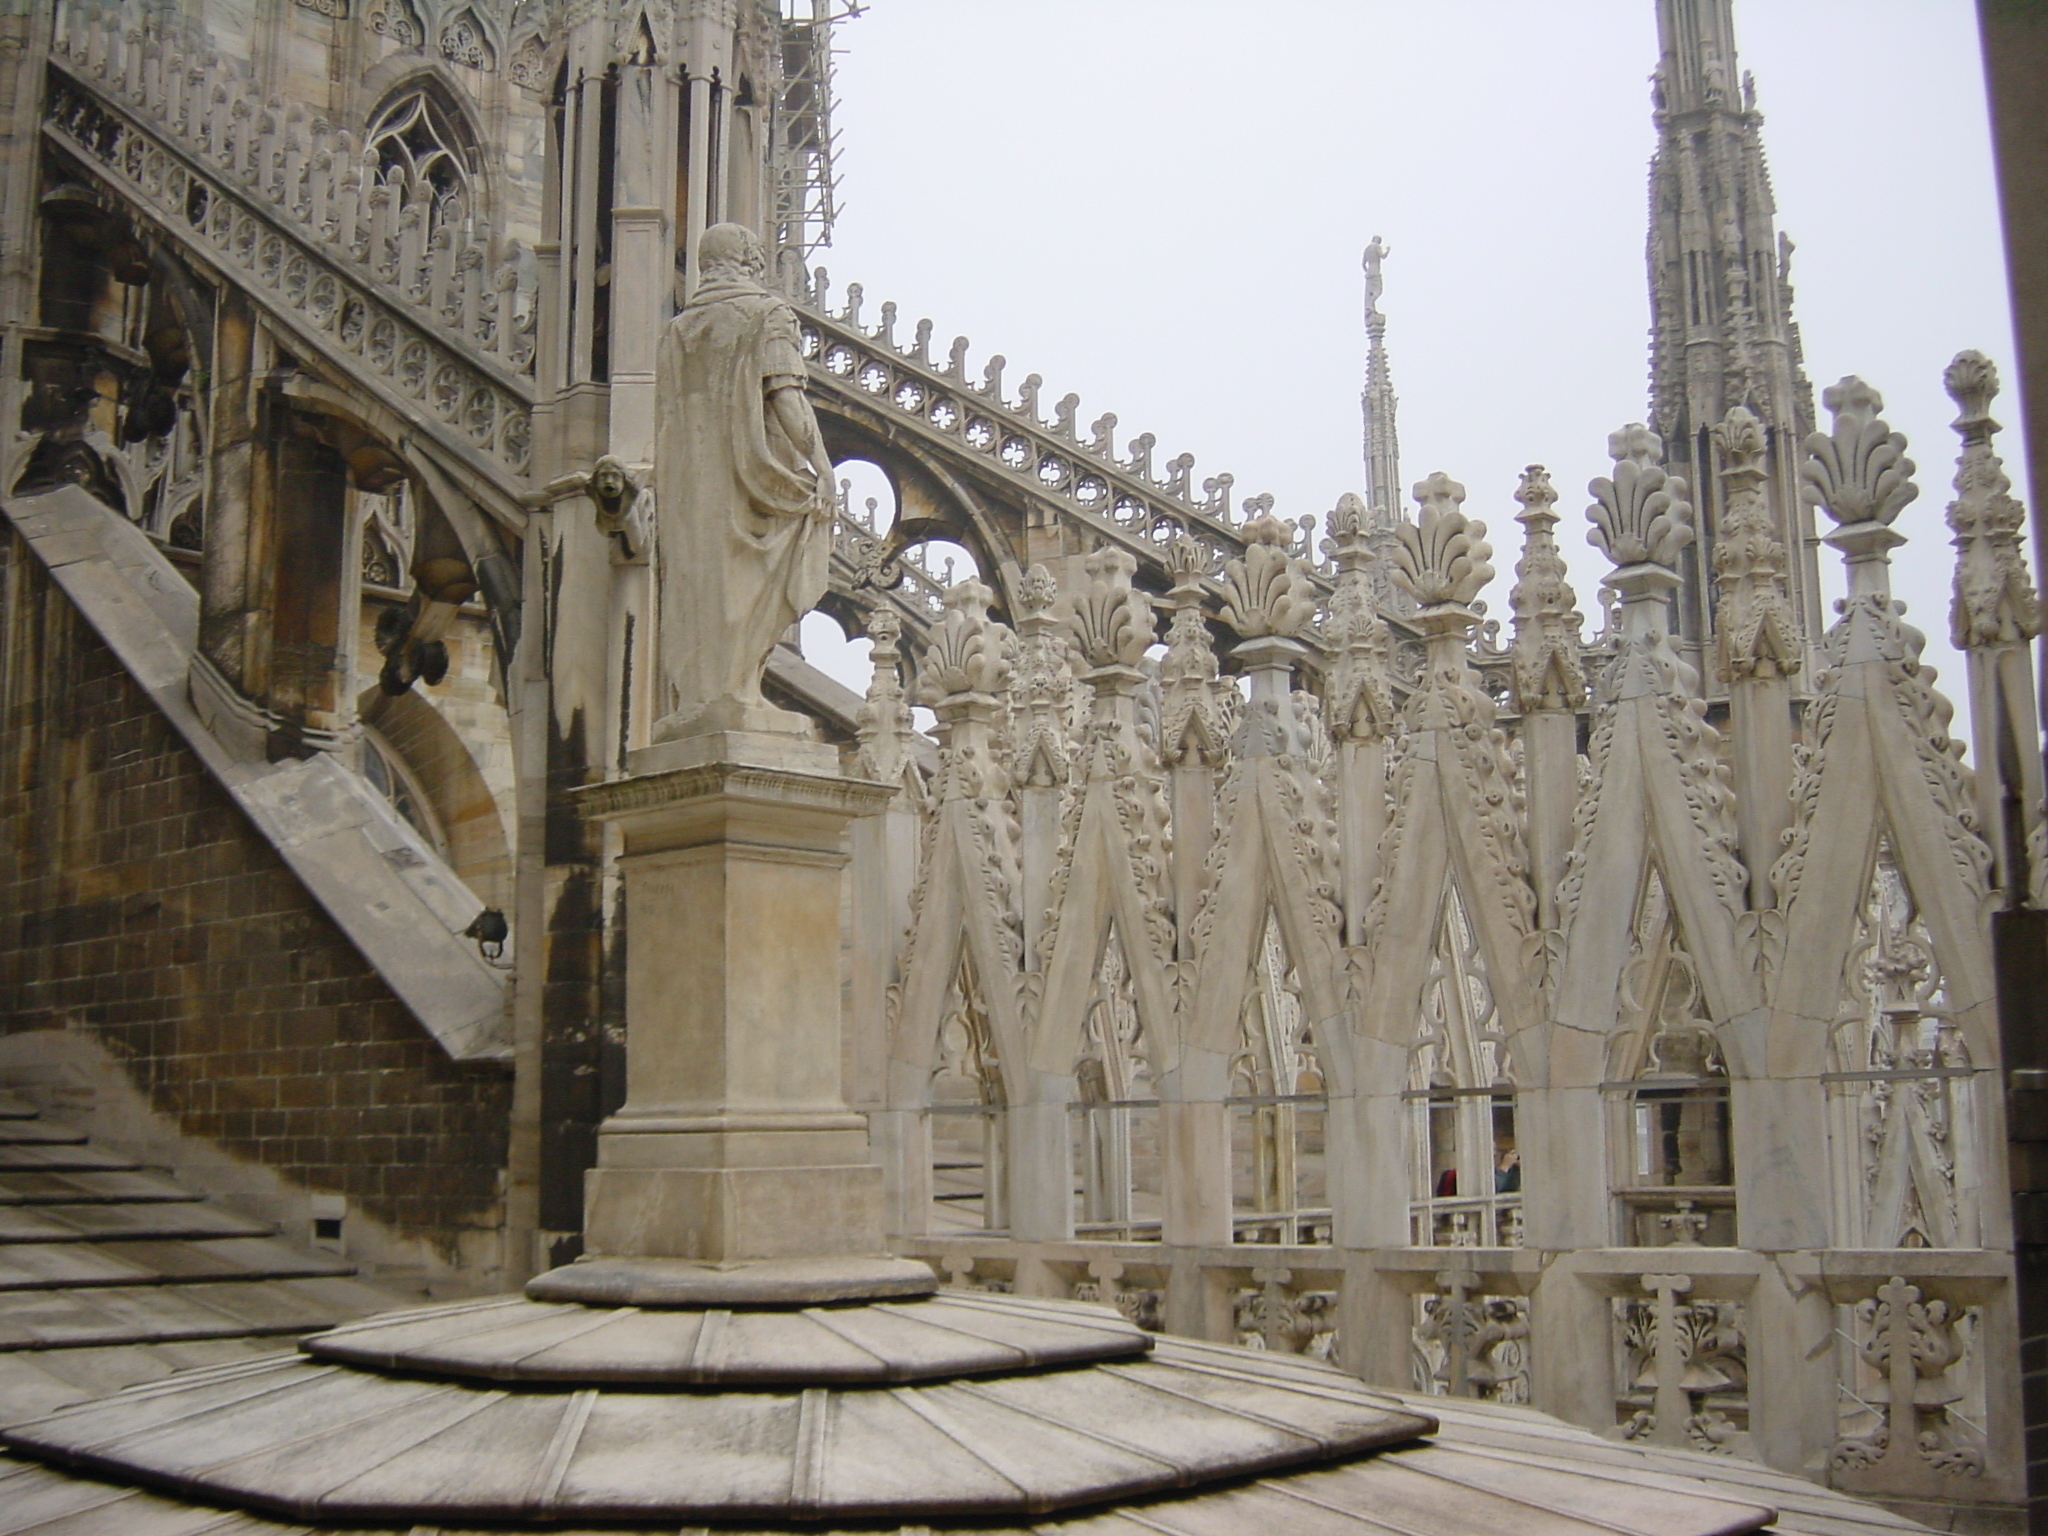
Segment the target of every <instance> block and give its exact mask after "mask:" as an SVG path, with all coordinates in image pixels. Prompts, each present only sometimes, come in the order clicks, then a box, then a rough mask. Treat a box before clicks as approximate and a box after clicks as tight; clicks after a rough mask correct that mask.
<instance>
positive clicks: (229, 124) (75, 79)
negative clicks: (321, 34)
mask: <svg viewBox="0 0 2048 1536" xmlns="http://www.w3.org/2000/svg"><path fill="white" fill-rule="evenodd" d="M67 20H68V24H67V25H66V27H65V29H64V30H63V31H62V32H61V33H60V35H59V37H58V40H57V50H56V51H55V52H54V53H53V55H52V59H51V69H52V80H51V90H50V93H49V97H48V108H47V112H46V117H45V122H44V134H45V136H46V137H47V138H48V139H49V140H50V141H51V142H53V143H54V144H56V145H58V146H60V147H61V148H62V149H64V150H65V151H67V152H68V153H69V154H70V155H71V156H72V157H74V158H75V159H76V160H77V161H78V162H79V163H80V165H81V166H82V167H84V168H85V169H86V170H87V171H88V172H89V173H90V174H91V175H93V176H95V177H97V178H99V179H100V180H102V181H103V182H104V183H105V184H106V186H107V187H108V188H109V189H110V190H112V191H113V192H115V193H116V194H118V195H119V196H120V197H121V198H122V199H124V200H125V201H126V202H127V203H128V204H129V205H130V206H131V207H132V208H133V209H135V210H136V211H138V212H140V213H142V214H145V215H146V216H148V217H149V218H151V219H152V220H154V221H155V223H156V224H157V225H158V227H160V228H161V229H162V230H163V231H164V232H165V233H166V234H167V235H168V236H170V237H171V238H173V239H175V240H177V241H179V242H181V243H182V244H185V245H187V246H189V247H190V248H191V249H193V250H194V251H195V252H197V253H198V254H200V255H201V256H203V257H204V258H205V259H206V260H207V261H208V262H209V263H210V264H211V265H214V266H216V267H218V268H219V269H220V270H221V271H223V272H227V273H231V274H233V275H234V277H235V278H236V280H237V281H238V282H239V283H240V285H241V286H242V287H243V288H244V289H245V290H246V291H247V292H248V293H250V294H251V295H252V296H253V297H254V298H255V299H256V300H257V301H258V302H259V303H261V304H262V305H263V306H264V308H265V309H266V310H268V311H269V312H270V313H271V315H273V316H274V317H275V318H276V319H278V320H279V321H281V322H282V323H283V324H284V325H285V327H286V328H287V329H288V330H289V331H291V332H292V333H293V334H295V335H297V336H299V337H300V338H302V339H303V340H304V341H305V342H306V343H307V344H308V346H309V347H310V348H312V349H313V350H314V351H316V352H317V353H319V354H321V355H323V356H325V357H326V358H328V359H329V360H331V361H332V362H333V364H334V365H335V366H337V367H338V368H340V369H342V370H344V371H346V372H347V373H348V374H349V375H351V376H352V377H354V378H355V379H357V380H359V381H360V382H362V383H363V384H365V385H367V386H368V387H370V388H373V389H375V390H376V391H377V392H379V393H380V394H382V395H384V396H385V397H386V398H387V400H388V401H389V403H390V404H391V405H393V406H394V407H396V408H397V409H399V410H400V411H402V412H403V413H404V414H405V415H406V416H407V417H408V418H410V419H414V420H417V421H418V422H419V423H420V425H421V426H422V427H423V428H424V429H425V430H426V431H427V432H428V433H430V434H431V435H432V436H433V437H435V438H436V439H437V440H438V441H439V442H440V443H441V444H442V445H443V446H444V447H445V448H447V449H449V450H452V451H453V452H455V453H457V454H459V455H460V456H462V457H463V458H465V459H467V460H470V461H472V462H479V463H481V464H482V465H483V466H486V467H487V468H488V470H489V471H490V472H491V473H492V476H493V478H494V479H497V480H498V481H499V482H500V484H501V485H502V486H504V487H505V488H507V489H508V490H509V489H511V488H512V487H513V486H514V484H515V482H517V481H518V480H519V479H520V478H521V477H523V476H524V474H525V473H526V470H527V464H528V458H529V455H530V451H531V436H532V420H531V409H532V385H531V382H530V379H529V378H528V374H529V373H530V370H531V366H532V348H531V342H530V337H529V331H530V301H529V300H528V299H527V298H526V297H524V296H522V294H521V292H520V288H519V281H518V268H517V265H516V261H515V260H513V259H508V260H506V261H505V262H503V263H501V264H500V265H499V266H498V267H497V269H496V270H495V271H491V270H487V268H486V264H485V260H484V254H483V253H484V251H485V250H486V248H487V247H488V243H489V241H488V234H487V232H484V231H480V230H478V229H476V228H475V227H474V226H471V227H470V228H469V229H468V231H467V233H466V235H463V236H461V237H459V236H458V229H459V228H460V225H461V219H462V211H461V210H460V209H458V208H452V207H446V206H443V207H430V206H429V204H428V202H427V200H426V194H425V193H423V192H422V193H416V194H415V195H414V196H412V197H411V198H409V199H408V198H404V197H402V196H401V194H400V191H399V189H397V188H396V187H394V186H393V185H391V184H389V183H387V182H384V181H381V180H380V179H379V177H378V174H377V168H376V166H375V164H374V162H366V161H364V160H362V159H360V158H358V157H357V155H356V153H355V150H354V148H353V145H352V143H351V141H350V139H349V136H348V135H347V134H345V133H330V132H329V130H328V129H327V128H326V127H325V126H323V125H320V124H310V125H309V124H307V123H306V122H305V121H304V120H303V118H302V117H301V116H300V115H299V114H298V112H297V109H296V108H286V107H284V106H283V105H282V104H279V103H270V104H267V105H262V106H256V105H253V104H252V103H251V102H250V101H249V99H248V95H247V86H246V84H245V83H244V82H242V81H241V80H239V79H238V78H237V77H236V75H235V74H234V71H233V68H232V66H231V65H230V64H228V63H227V62H225V61H222V60H220V59H217V58H211V57H204V56H202V55H200V54H199V53H198V52H197V51H196V50H195V51H194V52H193V53H192V54H191V55H190V58H189V63H188V55H187V53H186V52H185V51H184V50H183V49H182V48H179V47H176V46H174V42H175V40H173V39H169V38H159V37H157V36H155V35H154V34H153V33H149V32H145V31H144V30H143V29H142V28H140V27H139V26H126V25H125V24H124V22H123V19H122V15H121V13H119V12H116V11H114V10H111V9H91V10H84V9H80V8H77V7H73V8H72V9H70V10H68V11H67ZM124 28H125V29H124Z"/></svg>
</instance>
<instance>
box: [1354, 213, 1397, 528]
mask: <svg viewBox="0 0 2048 1536" xmlns="http://www.w3.org/2000/svg"><path fill="white" fill-rule="evenodd" d="M1387 254H1388V252H1387V247H1386V245H1385V243H1384V242H1383V241H1382V240H1381V239H1380V237H1379V236H1378V235H1374V236H1373V237H1372V244H1371V245H1368V246H1367V247H1366V248H1365V339H1366V354H1365V389H1364V391H1363V392H1362V393H1361V394H1360V395H1359V405H1360V406H1361V407H1362V408H1363V409H1364V413H1365V504H1366V507H1367V508H1368V509H1369V510H1370V511H1371V513H1372V526H1373V527H1375V528H1390V527H1392V526H1393V525H1394V524H1395V523H1397V522H1399V521H1401V443H1400V439H1399V438H1398V437H1397V436H1396V435H1395V432H1394V409H1395V406H1396V405H1398V404H1399V402H1398V401H1397V400H1396V399H1395V398H1394V379H1393V375H1392V374H1391V373H1390V372H1389V371H1388V369H1387V317H1386V316H1385V315H1383V314H1381V313H1380V294H1381V293H1383V292H1384V291H1385V289H1386V280H1385V279H1384V278H1382V277H1381V276H1380V263H1381V262H1382V261H1384V260H1386V258H1387Z"/></svg>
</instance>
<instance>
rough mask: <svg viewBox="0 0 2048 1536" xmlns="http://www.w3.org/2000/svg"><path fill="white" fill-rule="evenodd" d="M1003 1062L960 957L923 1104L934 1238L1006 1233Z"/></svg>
mask: <svg viewBox="0 0 2048 1536" xmlns="http://www.w3.org/2000/svg"><path fill="white" fill-rule="evenodd" d="M1006 1103H1007V1095H1006V1094H1005V1092H1004V1088H1003V1068H1002V1060H1001V1057H1000V1055H999V1054H998V1051H997V1048H996V1041H995V1034H994V1031H993V1030H992V1029H991V1028H990V1025H989V1017H988V1007H987V1004H986V1003H984V1002H983V1000H982V993H981V983H980V981H979V980H978V979H977V978H976V976H975V974H974V968H973V966H972V965H971V964H970V963H969V962H968V959H967V957H966V956H965V955H964V954H963V955H962V956H961V957H960V969H959V972H958V973H957V975H956V976H955V977H954V980H953V987H952V990H951V992H950V994H949V995H948V998H947V1002H946V1017H945V1022H944V1023H942V1024H941V1025H940V1026H939V1041H938V1054H937V1059H936V1060H935V1062H934V1064H933V1067H932V1075H931V1096H930V1098H929V1100H928V1101H927V1108H926V1111H925V1113H926V1120H927V1124H928V1126H929V1135H930V1143H931V1165H932V1217H931V1225H932V1233H933V1235H934V1236H939V1237H943V1236H947V1235H949V1234H950V1235H955V1236H958V1235H963V1234H966V1233H977V1232H978V1233H1002V1232H1007V1231H1008V1230H1009V1226H1010V1218H1009V1211H1008V1209H1007V1203H1008V1202H1007V1200H1006V1198H1005V1196H1006V1193H1007V1188H1008V1171H1007V1168H1006V1166H1005V1163H1006V1158H1005V1156H1004V1152H1005V1147H1006V1141H1007V1131H1008V1127H1007V1126H1006V1124H1005V1122H1004V1114H1003V1112H1004V1108H1005V1106H1006Z"/></svg>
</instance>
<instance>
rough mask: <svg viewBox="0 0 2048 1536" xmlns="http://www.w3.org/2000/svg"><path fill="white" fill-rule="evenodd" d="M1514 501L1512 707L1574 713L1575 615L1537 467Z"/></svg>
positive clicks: (1577, 669)
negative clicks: (1518, 552)
mask: <svg viewBox="0 0 2048 1536" xmlns="http://www.w3.org/2000/svg"><path fill="white" fill-rule="evenodd" d="M1515 500H1517V501H1519V502H1520V503H1521V504H1522V510H1521V511H1520V512H1519V513H1517V514H1516V521H1517V522H1519V523H1521V525H1522V527H1523V529H1524V530H1526V532H1525V536H1524V538H1523V542H1522V558H1521V559H1520V560H1519V561H1517V562H1516V564H1515V586H1514V590H1513V591H1512V592H1511V593H1509V594H1508V606H1509V607H1510V608H1511V609H1512V610H1513V611H1514V615H1515V639H1514V645H1513V648H1512V656H1513V672H1512V676H1513V679H1514V690H1515V706H1516V708H1518V709H1523V710H1530V709H1578V708H1580V707H1581V706H1583V705H1584V704H1585V702H1586V676H1585V672H1584V670H1583V669H1582V668H1581V666H1580V664H1579V651H1580V649H1581V641H1580V638H1579V631H1580V629H1581V628H1582V627H1583V626H1584V624H1585V619H1584V618H1583V617H1582V616H1581V615H1580V613H1579V607H1578V600H1577V599H1576V598H1575V597H1574V596H1573V594H1572V589H1571V584H1570V582H1569V580H1568V579H1567V573H1566V571H1565V564H1564V556H1563V555H1561V554H1560V553H1559V552H1558V548H1557V539H1556V538H1555V537H1554V536H1553V534H1552V532H1551V530H1552V529H1553V528H1554V527H1556V525H1557V514H1556V512H1554V511H1553V510H1551V509H1552V508H1553V507H1554V506H1555V504H1556V502H1557V492H1556V490H1555V489H1554V488H1553V487H1552V486H1551V483H1550V475H1549V473H1548V472H1547V471H1545V469H1544V468H1543V466H1542V465H1541V464H1531V465H1530V466H1529V467H1528V468H1527V469H1525V470H1523V471H1522V481H1521V484H1520V485H1518V486H1517V487H1516V488H1515Z"/></svg>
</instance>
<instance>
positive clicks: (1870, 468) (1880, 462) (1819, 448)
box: [1799, 374, 1920, 526]
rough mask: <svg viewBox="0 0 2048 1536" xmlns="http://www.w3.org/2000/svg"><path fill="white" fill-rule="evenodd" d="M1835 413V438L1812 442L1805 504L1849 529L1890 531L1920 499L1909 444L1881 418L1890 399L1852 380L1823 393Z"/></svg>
mask: <svg viewBox="0 0 2048 1536" xmlns="http://www.w3.org/2000/svg"><path fill="white" fill-rule="evenodd" d="M1820 399H1821V404H1822V405H1824V406H1826V407H1827V408H1828V410H1830V411H1832V412H1833V413H1834V417H1835V426H1834V431H1833V432H1832V433H1828V432H1815V433H1812V434H1811V435H1809V436H1808V437H1807V439H1806V443H1805V447H1806V451H1807V453H1808V454H1809V455H1810V457H1809V458H1808V459H1807V460H1806V462H1805V463H1804V464H1802V465H1800V467H1799V498H1800V500H1802V501H1804V502H1806V503H1807V504H1808V505H1809V506H1816V507H1819V508H1820V509H1821V510H1822V511H1823V512H1825V513H1827V515H1828V516H1829V517H1831V518H1833V519H1834V520H1835V521H1836V522H1837V523H1840V524H1843V525H1844V526H1847V525H1850V524H1854V523H1884V524H1887V525H1889V524H1890V523H1891V521H1892V520H1893V519H1894V518H1896V517H1897V516H1898V515H1899V513H1900V512H1902V511H1904V510H1905V508H1906V506H1907V505H1908V504H1909V503H1910V502H1911V501H1912V500H1913V499H1914V498H1915V497H1916V496H1918V495H1919V494H1920V488H1919V487H1918V486H1917V485H1915V484H1914V483H1913V461H1912V460H1911V459H1909V458H1907V457H1906V439H1905V438H1904V436H1903V435H1901V434H1900V433H1897V432H1894V431H1892V429H1891V428H1890V426H1888V425H1887V424H1886V423H1885V422H1884V421H1883V419H1882V418H1880V417H1879V415H1878V412H1879V411H1882V410H1883V409H1884V397H1883V396H1882V395H1880V394H1879V393H1878V392H1877V391H1876V390H1874V389H1872V388H1871V387H1870V386H1869V385H1868V384H1866V383H1864V382H1863V381H1862V380H1861V379H1859V378H1857V377H1855V375H1853V374H1851V375H1850V376H1848V377H1847V378H1844V379H1842V380H1841V381H1840V382H1839V383H1835V384H1830V385H1829V386H1828V387H1827V388H1826V389H1824V390H1822V391H1821V397H1820Z"/></svg>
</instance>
